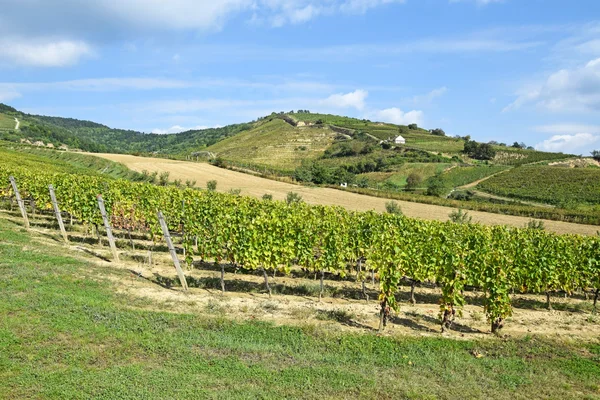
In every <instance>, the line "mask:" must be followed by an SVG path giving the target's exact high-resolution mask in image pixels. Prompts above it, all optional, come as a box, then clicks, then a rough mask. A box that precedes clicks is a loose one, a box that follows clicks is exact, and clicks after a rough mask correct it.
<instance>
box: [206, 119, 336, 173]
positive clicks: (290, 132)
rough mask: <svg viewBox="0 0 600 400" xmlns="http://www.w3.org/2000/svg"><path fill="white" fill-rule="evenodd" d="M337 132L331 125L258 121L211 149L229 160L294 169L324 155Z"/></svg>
mask: <svg viewBox="0 0 600 400" xmlns="http://www.w3.org/2000/svg"><path fill="white" fill-rule="evenodd" d="M336 135H337V134H336V133H335V132H333V131H331V130H329V129H328V128H313V127H311V128H308V127H306V128H296V127H293V126H291V125H290V124H288V123H286V122H284V121H283V120H281V119H273V120H272V121H266V122H262V123H258V124H256V126H255V127H254V128H252V129H250V130H246V131H243V132H241V133H239V134H237V135H236V136H233V137H231V138H228V139H225V140H222V141H220V142H219V143H217V144H215V145H213V146H211V147H209V148H208V149H207V150H208V151H212V152H214V153H217V154H218V155H219V156H221V157H223V158H224V159H226V160H231V161H234V162H246V163H248V164H251V165H260V166H268V167H272V168H276V169H278V170H280V171H287V172H291V171H293V170H294V169H295V168H296V167H298V166H300V164H301V163H302V160H311V159H316V158H317V157H319V156H321V155H323V153H324V152H325V149H327V148H328V147H329V146H330V145H331V144H332V143H333V140H334V138H335V136H336Z"/></svg>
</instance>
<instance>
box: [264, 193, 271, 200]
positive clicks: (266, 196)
mask: <svg viewBox="0 0 600 400" xmlns="http://www.w3.org/2000/svg"><path fill="white" fill-rule="evenodd" d="M262 199H263V200H266V201H271V200H273V195H272V194H269V193H265V194H263V195H262Z"/></svg>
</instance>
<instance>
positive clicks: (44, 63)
mask: <svg viewBox="0 0 600 400" xmlns="http://www.w3.org/2000/svg"><path fill="white" fill-rule="evenodd" d="M0 53H2V60H0V63H8V64H11V65H20V66H32V67H64V66H69V65H73V64H77V63H78V62H79V60H80V59H81V58H83V57H86V56H90V55H92V54H93V52H92V49H91V47H90V46H89V45H88V44H87V43H85V42H83V41H71V40H56V41H52V40H39V39H34V40H27V39H22V38H3V39H0Z"/></svg>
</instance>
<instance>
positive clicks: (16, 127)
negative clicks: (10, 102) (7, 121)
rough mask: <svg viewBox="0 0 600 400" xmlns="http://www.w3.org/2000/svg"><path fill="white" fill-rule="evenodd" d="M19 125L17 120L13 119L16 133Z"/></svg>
mask: <svg viewBox="0 0 600 400" xmlns="http://www.w3.org/2000/svg"><path fill="white" fill-rule="evenodd" d="M20 124H21V123H20V122H19V120H18V119H17V118H16V117H15V131H18V130H19V125H20Z"/></svg>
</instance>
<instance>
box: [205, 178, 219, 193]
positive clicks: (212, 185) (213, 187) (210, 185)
mask: <svg viewBox="0 0 600 400" xmlns="http://www.w3.org/2000/svg"><path fill="white" fill-rule="evenodd" d="M206 189H208V190H210V191H211V192H214V191H215V190H217V181H214V180H213V181H208V182H206Z"/></svg>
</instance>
